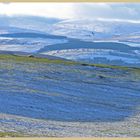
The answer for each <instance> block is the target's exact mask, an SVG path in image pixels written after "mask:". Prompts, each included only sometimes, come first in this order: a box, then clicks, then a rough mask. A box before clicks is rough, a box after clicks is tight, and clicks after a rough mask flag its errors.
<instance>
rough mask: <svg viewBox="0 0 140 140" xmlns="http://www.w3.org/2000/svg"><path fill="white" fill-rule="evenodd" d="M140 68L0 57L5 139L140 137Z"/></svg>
mask: <svg viewBox="0 0 140 140" xmlns="http://www.w3.org/2000/svg"><path fill="white" fill-rule="evenodd" d="M139 111H140V69H138V68H128V67H120V66H109V65H99V64H96V65H95V64H90V65H89V64H81V63H77V62H72V61H66V60H59V59H47V58H36V57H33V56H30V57H24V56H15V55H2V54H1V55H0V126H1V127H0V131H1V132H0V133H1V136H5V135H10V134H11V132H14V133H15V136H17V135H18V136H21V135H23V136H27V135H28V136H139V134H140V127H139V126H140V125H139V124H140V122H139V116H140V115H139Z"/></svg>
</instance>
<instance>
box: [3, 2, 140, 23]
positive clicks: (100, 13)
mask: <svg viewBox="0 0 140 140" xmlns="http://www.w3.org/2000/svg"><path fill="white" fill-rule="evenodd" d="M0 9H1V10H0V14H4V15H36V16H46V17H56V18H66V19H71V18H90V19H95V18H102V19H103V18H104V19H119V20H135V21H137V20H140V4H139V3H9V4H8V3H6V4H3V3H1V4H0Z"/></svg>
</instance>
